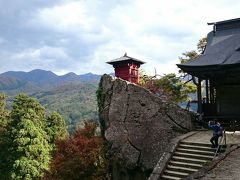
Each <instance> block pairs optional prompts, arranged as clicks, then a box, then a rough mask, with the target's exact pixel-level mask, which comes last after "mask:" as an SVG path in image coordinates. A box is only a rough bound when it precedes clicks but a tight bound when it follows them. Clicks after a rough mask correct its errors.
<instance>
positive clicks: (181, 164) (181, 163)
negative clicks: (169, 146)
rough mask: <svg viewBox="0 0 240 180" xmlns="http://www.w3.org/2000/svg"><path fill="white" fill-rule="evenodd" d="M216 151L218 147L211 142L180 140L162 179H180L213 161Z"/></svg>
mask: <svg viewBox="0 0 240 180" xmlns="http://www.w3.org/2000/svg"><path fill="white" fill-rule="evenodd" d="M215 151H216V149H213V148H211V145H210V144H204V143H196V142H180V144H179V145H178V147H177V149H176V151H175V152H174V154H173V156H172V158H171V159H170V161H169V162H168V164H167V166H166V169H165V170H164V172H163V174H162V177H161V179H166V180H179V179H182V178H184V177H187V176H188V175H190V174H192V173H194V172H196V171H198V170H199V169H201V168H202V167H203V166H204V165H205V164H206V163H208V162H209V161H212V159H213V157H214V154H215ZM222 151H224V148H222Z"/></svg>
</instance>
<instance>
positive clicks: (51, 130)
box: [47, 112, 68, 143]
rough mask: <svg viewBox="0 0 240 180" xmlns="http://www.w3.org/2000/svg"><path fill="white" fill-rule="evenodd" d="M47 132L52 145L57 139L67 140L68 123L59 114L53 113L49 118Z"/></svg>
mask: <svg viewBox="0 0 240 180" xmlns="http://www.w3.org/2000/svg"><path fill="white" fill-rule="evenodd" d="M47 132H48V135H49V137H50V143H53V142H54V141H55V140H57V139H65V138H66V137H67V136H68V132H67V127H66V123H65V121H64V119H63V118H62V117H61V115H60V114H59V113H57V112H53V113H52V114H51V115H50V116H49V117H48V118H47Z"/></svg>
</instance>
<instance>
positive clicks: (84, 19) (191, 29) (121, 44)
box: [0, 0, 240, 74]
mask: <svg viewBox="0 0 240 180" xmlns="http://www.w3.org/2000/svg"><path fill="white" fill-rule="evenodd" d="M50 4H51V6H50V5H49V6H46V5H44V7H42V8H35V9H36V10H35V11H33V12H31V13H27V11H30V9H31V8H29V7H28V9H27V10H26V12H25V13H21V15H22V16H24V14H26V15H29V14H30V15H31V16H29V18H26V17H24V18H23V19H22V21H20V20H19V18H18V21H19V22H18V23H16V26H15V27H14V28H12V27H11V28H9V29H7V28H6V29H3V30H4V31H6V32H5V34H8V35H9V32H12V34H14V33H15V34H17V33H16V32H18V34H17V35H18V38H20V39H21V41H19V42H23V41H24V47H23V45H22V44H19V45H18V46H16V45H15V44H14V43H15V42H16V41H15V40H11V39H5V38H6V37H4V36H2V37H3V39H4V43H5V42H6V41H7V42H8V44H9V45H8V46H7V47H3V48H2V50H0V52H1V51H4V52H8V53H5V55H4V59H11V61H6V62H4V63H2V67H1V69H0V70H2V71H3V70H12V69H9V67H11V68H14V67H15V69H17V67H18V68H22V69H19V70H26V69H30V68H31V69H34V68H36V67H37V68H48V70H53V71H55V72H59V73H63V72H69V71H74V72H76V73H86V72H88V71H92V72H94V73H100V74H102V73H105V72H107V73H109V72H112V71H113V69H112V68H111V66H110V65H107V64H105V62H106V61H108V60H111V59H114V58H117V57H119V56H122V55H123V54H124V53H125V52H127V53H128V55H129V56H133V57H136V58H139V59H142V60H144V61H147V64H146V65H144V66H142V67H143V69H146V71H147V72H148V73H152V72H153V71H154V67H155V68H156V69H157V72H158V73H159V74H163V73H170V72H177V68H176V66H175V64H176V63H178V57H179V56H181V53H183V52H185V51H188V50H192V49H195V48H196V44H197V42H198V40H199V39H200V38H201V37H203V36H205V35H206V34H207V33H208V32H209V31H211V30H212V27H211V26H207V22H214V21H220V20H226V19H231V18H237V17H238V16H239V9H240V2H237V1H234V0H212V1H209V0H202V1H196V0H185V1H177V0H168V1H162V0H148V1H146V0H133V1H126V0H113V1H108V2H107V1H104V0H98V1H95V0H88V1H84V0H79V1H75V0H60V1H58V3H57V4H55V5H54V4H53V3H50ZM9 6H10V5H9ZM12 6H14V4H12ZM11 9H13V10H12V11H14V9H15V8H11ZM21 12H24V11H23V10H22V11H21ZM223 12H224V13H223ZM14 14H15V13H14V12H11V17H12V18H13V17H14V16H13V15H14ZM26 19H28V20H26ZM4 23H6V22H5V21H4ZM19 24H20V25H21V24H22V25H23V26H18V25H19ZM0 25H1V18H0ZM24 25H25V26H24ZM12 26H13V25H12ZM24 28H25V29H24ZM35 33H36V34H35ZM31 34H34V36H33V35H32V36H30V35H31ZM9 37H10V36H9ZM33 38H34V41H33ZM2 43H3V41H2V40H1V39H0V45H1V44H2ZM12 47H14V48H15V49H17V48H21V50H20V49H19V50H12V49H11V48H12ZM1 54H3V53H1ZM1 54H0V56H1ZM6 54H8V56H7V55H6ZM2 57H3V55H2ZM2 57H1V59H3V58H2ZM19 59H22V60H23V59H24V63H22V61H20V60H19ZM10 62H12V64H11V66H10ZM13 62H15V63H13ZM36 62H37V63H36ZM20 63H21V64H20ZM26 67H27V68H26Z"/></svg>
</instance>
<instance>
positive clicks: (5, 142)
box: [0, 93, 11, 179]
mask: <svg viewBox="0 0 240 180" xmlns="http://www.w3.org/2000/svg"><path fill="white" fill-rule="evenodd" d="M5 105H6V96H5V95H4V94H2V93H0V179H8V177H9V168H10V166H9V163H8V162H9V158H11V157H10V156H9V154H8V149H9V147H10V142H11V141H10V139H9V136H8V132H7V129H6V127H7V124H8V123H9V120H10V119H9V112H8V111H7V110H6V109H5Z"/></svg>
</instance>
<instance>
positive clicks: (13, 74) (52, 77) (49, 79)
mask: <svg viewBox="0 0 240 180" xmlns="http://www.w3.org/2000/svg"><path fill="white" fill-rule="evenodd" d="M100 77H101V75H97V74H92V73H87V74H82V75H77V74H75V73H73V72H70V73H67V74H65V75H62V76H58V75H56V74H55V73H53V72H51V71H45V70H41V69H35V70H32V71H30V72H23V71H8V72H5V73H2V74H0V90H3V91H8V90H16V89H21V88H22V89H26V90H27V89H28V90H29V88H30V86H32V87H31V88H34V89H36V88H37V87H49V86H50V87H53V86H55V87H56V86H59V85H61V84H64V83H66V82H70V81H71V82H72V81H76V82H82V83H95V82H98V81H99V79H100ZM25 87H26V88H25ZM31 88H30V89H31Z"/></svg>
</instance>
